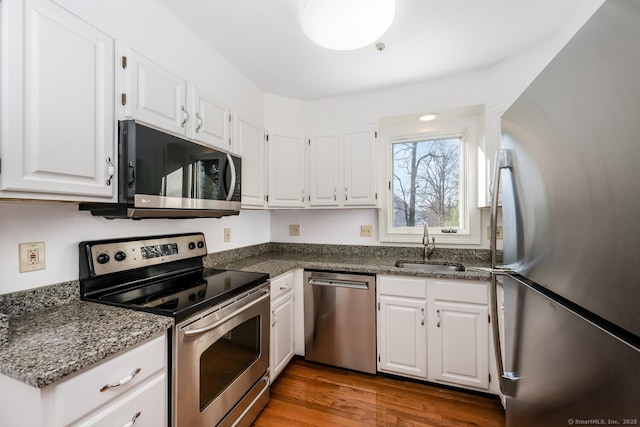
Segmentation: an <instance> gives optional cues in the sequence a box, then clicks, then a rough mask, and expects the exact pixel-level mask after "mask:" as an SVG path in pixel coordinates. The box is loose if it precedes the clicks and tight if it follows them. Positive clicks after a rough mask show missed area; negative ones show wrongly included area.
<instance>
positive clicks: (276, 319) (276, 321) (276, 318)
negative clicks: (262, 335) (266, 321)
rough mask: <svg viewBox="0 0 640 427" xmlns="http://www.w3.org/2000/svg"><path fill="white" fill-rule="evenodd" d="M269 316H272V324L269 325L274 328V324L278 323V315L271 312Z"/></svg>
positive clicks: (273, 311)
mask: <svg viewBox="0 0 640 427" xmlns="http://www.w3.org/2000/svg"><path fill="white" fill-rule="evenodd" d="M271 314H273V323H272V324H271V326H276V323H278V315H277V314H276V311H275V310H272V311H271Z"/></svg>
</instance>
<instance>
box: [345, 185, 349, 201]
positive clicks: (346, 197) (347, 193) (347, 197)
mask: <svg viewBox="0 0 640 427" xmlns="http://www.w3.org/2000/svg"><path fill="white" fill-rule="evenodd" d="M344 199H345V200H349V189H348V188H347V187H344Z"/></svg>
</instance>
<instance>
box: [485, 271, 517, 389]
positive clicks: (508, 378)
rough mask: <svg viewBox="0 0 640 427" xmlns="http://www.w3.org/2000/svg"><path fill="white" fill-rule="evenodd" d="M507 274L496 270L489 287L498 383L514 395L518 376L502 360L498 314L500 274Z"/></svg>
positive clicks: (501, 387)
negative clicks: (509, 370) (508, 369)
mask: <svg viewBox="0 0 640 427" xmlns="http://www.w3.org/2000/svg"><path fill="white" fill-rule="evenodd" d="M500 274H505V273H501V272H498V271H494V272H492V274H491V286H490V289H489V291H490V292H489V293H490V297H491V307H490V309H491V318H492V319H493V322H491V331H492V332H493V352H494V354H495V360H496V368H497V369H498V385H500V392H501V393H502V394H504V395H505V396H513V393H515V382H516V381H517V380H518V377H517V376H516V375H515V373H514V372H505V370H504V361H503V360H502V343H501V340H500V324H499V320H498V319H500V317H499V316H498V275H500Z"/></svg>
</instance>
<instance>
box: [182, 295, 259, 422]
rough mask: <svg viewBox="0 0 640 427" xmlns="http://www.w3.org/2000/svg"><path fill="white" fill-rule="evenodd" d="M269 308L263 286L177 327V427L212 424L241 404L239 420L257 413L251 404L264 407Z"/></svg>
mask: <svg viewBox="0 0 640 427" xmlns="http://www.w3.org/2000/svg"><path fill="white" fill-rule="evenodd" d="M221 306H222V307H223V308H219V307H221ZM269 306H270V299H269V288H268V286H267V287H263V288H260V289H259V290H258V291H254V292H252V293H250V294H249V295H245V296H241V297H240V298H237V299H236V300H235V301H234V302H232V303H231V304H228V305H226V306H223V305H220V306H218V307H214V308H212V309H211V310H208V311H206V312H204V313H202V314H199V315H197V316H194V317H192V318H191V319H188V320H186V321H184V322H182V323H181V324H180V325H178V326H177V327H176V337H175V346H174V357H175V358H174V362H173V363H174V387H173V396H172V400H173V402H174V406H173V408H174V409H175V411H176V413H175V416H174V419H175V423H174V425H175V426H189V427H200V426H202V427H205V426H206V427H211V426H215V425H217V424H218V423H219V422H220V421H221V420H222V419H223V418H225V416H226V415H227V413H229V412H230V411H231V410H232V409H234V407H236V406H237V405H238V404H239V403H240V405H238V406H239V407H245V408H246V410H243V411H241V413H240V414H239V415H238V418H242V417H243V416H244V414H246V413H250V412H251V413H253V414H255V409H256V408H253V411H251V409H252V408H251V406H258V405H257V404H256V405H254V404H253V403H254V402H259V403H260V404H262V406H264V404H265V403H266V402H265V401H266V400H267V399H268V387H269V379H268V376H267V372H268V369H269V318H270V317H269V315H270V312H269ZM250 391H251V393H249V392H250ZM245 395H246V397H245ZM243 397H245V400H248V402H246V401H242V400H243ZM241 401H242V403H241ZM258 410H259V409H258ZM254 416H255V415H254ZM227 420H228V419H227Z"/></svg>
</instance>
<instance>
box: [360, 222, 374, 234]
mask: <svg viewBox="0 0 640 427" xmlns="http://www.w3.org/2000/svg"><path fill="white" fill-rule="evenodd" d="M372 236H373V232H372V227H371V226H370V225H361V226H360V237H372Z"/></svg>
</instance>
